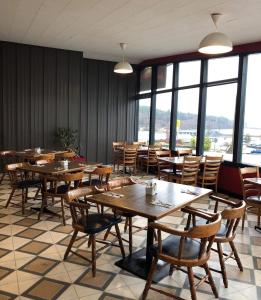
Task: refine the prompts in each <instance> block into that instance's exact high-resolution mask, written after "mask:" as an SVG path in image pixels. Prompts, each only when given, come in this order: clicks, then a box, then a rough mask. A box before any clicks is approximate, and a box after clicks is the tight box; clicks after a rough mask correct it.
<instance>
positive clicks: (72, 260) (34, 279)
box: [0, 175, 261, 300]
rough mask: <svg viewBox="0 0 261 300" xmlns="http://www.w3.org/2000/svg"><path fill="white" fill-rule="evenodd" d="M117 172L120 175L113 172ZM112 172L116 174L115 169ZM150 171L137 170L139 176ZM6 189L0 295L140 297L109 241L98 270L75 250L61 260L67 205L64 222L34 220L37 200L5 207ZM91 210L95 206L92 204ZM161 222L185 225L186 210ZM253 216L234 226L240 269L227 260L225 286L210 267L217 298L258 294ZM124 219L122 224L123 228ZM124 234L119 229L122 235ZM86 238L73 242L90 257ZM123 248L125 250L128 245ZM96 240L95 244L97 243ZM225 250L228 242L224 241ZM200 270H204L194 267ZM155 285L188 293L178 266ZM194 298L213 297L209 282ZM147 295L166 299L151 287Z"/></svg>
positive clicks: (260, 260) (140, 242) (138, 240)
mask: <svg viewBox="0 0 261 300" xmlns="http://www.w3.org/2000/svg"><path fill="white" fill-rule="evenodd" d="M116 176H118V175H116ZM114 177H115V175H114ZM150 178H151V176H145V177H144V176H136V180H140V181H143V180H145V179H150ZM9 193H10V187H9V182H8V180H5V181H3V182H2V184H1V186H0V299H1V300H2V299H3V300H4V299H19V300H26V299H37V300H55V299H60V300H79V299H81V300H87V299H88V300H95V299H106V300H109V299H110V300H113V299H115V300H116V299H139V298H140V296H141V293H142V291H143V288H144V284H145V281H144V280H142V279H139V278H137V277H135V276H133V275H132V274H130V273H128V272H126V271H124V270H121V269H120V268H118V267H117V266H116V265H115V262H116V261H117V260H119V259H120V257H121V255H120V251H119V249H118V248H115V247H111V248H108V249H106V250H103V251H101V253H100V254H99V255H98V258H97V275H96V277H95V278H93V277H92V276H91V268H90V263H88V262H86V261H85V260H83V259H82V258H80V257H79V256H77V255H75V254H70V255H69V256H68V258H67V259H66V260H65V261H64V260H63V256H64V253H65V250H66V247H67V245H68V243H69V241H70V238H71V235H72V232H73V231H72V227H71V225H70V224H71V219H70V213H69V210H67V211H66V215H67V225H66V226H63V225H62V224H61V219H60V218H59V217H55V218H54V217H52V216H50V215H46V214H43V215H42V217H41V220H40V221H38V216H37V213H36V212H35V211H34V210H32V209H31V206H32V205H35V204H37V203H36V202H35V201H34V200H29V202H28V203H27V205H26V211H25V214H24V215H22V213H21V207H20V203H21V199H20V196H17V197H16V198H15V199H16V203H17V205H15V204H11V205H10V206H9V207H8V208H5V203H6V200H7V198H8V195H9ZM193 205H194V206H195V207H200V208H203V209H213V203H211V202H210V201H209V200H208V199H201V200H199V201H198V202H196V203H194V204H193ZM92 210H94V211H95V208H92ZM161 221H162V222H163V223H164V224H167V225H171V226H174V227H176V228H181V229H183V228H184V224H185V223H186V216H185V215H184V214H183V213H182V212H180V211H178V212H176V213H175V214H173V215H170V216H167V217H165V218H163V219H162V220H161ZM255 222H256V216H255V215H252V214H248V216H247V222H246V224H245V230H244V231H243V232H242V231H241V228H240V227H239V228H238V233H237V236H236V240H235V245H236V247H237V249H238V252H239V255H240V258H241V261H242V264H243V266H244V272H240V271H239V270H238V268H237V266H236V264H235V262H234V261H233V260H228V261H227V263H226V268H227V273H228V278H229V282H228V286H229V287H228V288H227V289H225V288H224V286H223V282H222V279H221V277H220V275H219V274H218V273H213V277H214V280H215V283H216V286H217V288H218V290H219V297H220V298H219V299H236V300H241V299H242V300H243V299H251V300H257V299H261V235H260V233H258V232H257V231H255V229H254V225H255ZM134 224H136V225H145V224H146V220H145V219H143V218H141V217H135V218H134ZM123 226H124V224H120V230H121V231H122V232H123ZM124 236H125V235H124V234H123V237H124ZM87 243H88V239H87V238H86V237H85V236H82V238H81V239H79V240H78V241H77V242H76V243H75V244H74V246H73V250H74V251H75V252H77V253H78V254H80V255H82V256H86V257H90V252H89V251H88V250H89V249H88V248H87ZM145 243H146V232H145V231H140V232H138V233H136V234H134V237H133V246H134V249H135V250H136V249H140V248H142V247H143V246H144V245H145ZM125 246H126V252H128V246H127V244H126V245H125ZM98 247H99V246H98V244H97V248H98ZM224 248H225V250H229V247H224ZM210 265H213V266H217V265H218V257H217V255H216V254H215V253H213V254H212V256H211V260H210ZM195 272H196V273H198V274H202V270H201V269H199V268H195ZM159 286H160V287H161V288H162V289H163V290H165V291H168V292H170V293H172V294H175V295H177V296H180V297H183V298H185V299H190V291H189V284H188V280H187V277H186V275H185V274H184V273H182V272H180V271H175V272H174V274H173V275H172V276H167V277H166V278H164V279H163V280H161V282H160V283H159ZM197 296H198V299H213V298H214V297H213V294H212V292H211V290H210V288H209V286H208V285H202V286H201V287H200V288H199V289H198V291H197ZM148 299H157V300H158V299H161V300H162V299H169V298H167V297H165V296H163V295H159V294H158V293H156V292H154V291H150V292H149V295H148Z"/></svg>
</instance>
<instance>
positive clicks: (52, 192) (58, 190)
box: [38, 172, 84, 225]
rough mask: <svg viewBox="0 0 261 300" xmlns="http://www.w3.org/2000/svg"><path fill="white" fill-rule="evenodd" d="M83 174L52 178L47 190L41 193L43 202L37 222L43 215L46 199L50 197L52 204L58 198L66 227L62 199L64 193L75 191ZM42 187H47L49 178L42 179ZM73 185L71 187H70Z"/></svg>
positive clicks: (66, 174) (69, 174) (67, 174)
mask: <svg viewBox="0 0 261 300" xmlns="http://www.w3.org/2000/svg"><path fill="white" fill-rule="evenodd" d="M83 175H84V174H83V172H78V173H65V174H61V175H58V176H52V181H51V184H50V187H49V188H46V189H45V190H44V191H43V197H44V199H43V201H42V206H41V210H40V212H39V215H38V220H40V218H41V214H42V213H43V209H44V207H45V206H46V205H47V198H48V197H51V198H52V202H53V203H54V200H55V198H60V200H59V201H60V202H61V211H62V221H63V225H66V221H65V214H64V199H65V196H66V193H67V192H68V191H70V190H71V189H76V188H78V187H79V186H80V184H81V181H82V178H83ZM43 180H44V187H47V182H48V181H49V180H50V177H49V176H46V177H43ZM72 183H73V186H72Z"/></svg>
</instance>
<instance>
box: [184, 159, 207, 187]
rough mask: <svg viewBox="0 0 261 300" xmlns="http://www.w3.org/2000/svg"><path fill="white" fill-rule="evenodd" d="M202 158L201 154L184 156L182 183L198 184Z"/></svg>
mask: <svg viewBox="0 0 261 300" xmlns="http://www.w3.org/2000/svg"><path fill="white" fill-rule="evenodd" d="M201 159H202V157H201V156H184V161H183V164H182V171H181V172H182V173H181V182H180V183H182V184H188V185H196V184H197V176H198V172H199V167H200V161H201Z"/></svg>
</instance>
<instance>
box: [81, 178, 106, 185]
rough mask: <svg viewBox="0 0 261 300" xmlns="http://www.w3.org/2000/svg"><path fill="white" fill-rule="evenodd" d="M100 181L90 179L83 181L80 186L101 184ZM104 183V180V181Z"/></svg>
mask: <svg viewBox="0 0 261 300" xmlns="http://www.w3.org/2000/svg"><path fill="white" fill-rule="evenodd" d="M101 184H102V182H101V181H100V180H99V179H92V180H91V181H89V180H88V181H83V182H82V184H81V185H82V186H91V185H101ZM104 184H105V182H104Z"/></svg>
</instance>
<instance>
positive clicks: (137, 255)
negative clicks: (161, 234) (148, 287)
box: [115, 219, 169, 282]
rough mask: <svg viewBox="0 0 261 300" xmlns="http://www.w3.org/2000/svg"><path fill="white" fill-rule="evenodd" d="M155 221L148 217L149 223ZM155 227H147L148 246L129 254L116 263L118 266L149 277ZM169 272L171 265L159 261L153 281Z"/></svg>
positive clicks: (145, 277)
mask: <svg viewBox="0 0 261 300" xmlns="http://www.w3.org/2000/svg"><path fill="white" fill-rule="evenodd" d="M150 222H153V220H150V219H148V223H150ZM153 238H154V229H153V228H151V227H148V229H147V246H146V248H142V249H140V250H138V251H137V252H134V253H133V254H132V255H129V256H127V257H126V258H123V259H121V260H119V261H117V262H116V263H115V264H116V266H118V267H120V268H122V269H124V270H126V271H128V272H130V273H132V274H134V275H136V276H138V277H140V278H142V279H145V280H146V279H147V276H148V274H149V270H150V266H151V263H152V259H153V256H152V254H151V251H150V248H151V246H152V245H153ZM168 274H169V266H168V264H166V263H165V262H163V261H158V264H157V271H156V272H155V273H154V276H153V282H159V281H160V280H161V279H163V278H164V277H166V276H168Z"/></svg>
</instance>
